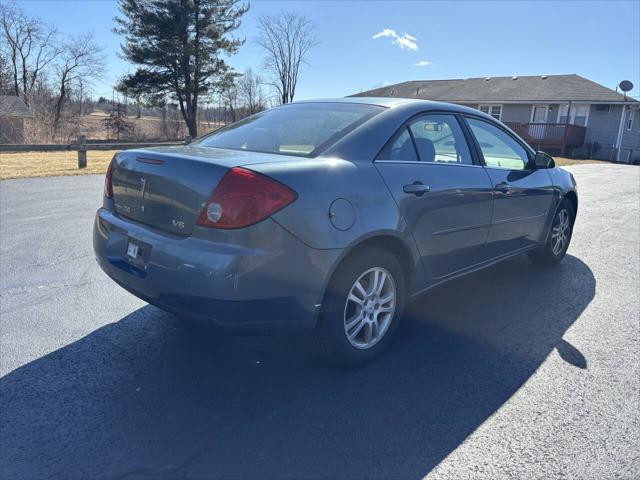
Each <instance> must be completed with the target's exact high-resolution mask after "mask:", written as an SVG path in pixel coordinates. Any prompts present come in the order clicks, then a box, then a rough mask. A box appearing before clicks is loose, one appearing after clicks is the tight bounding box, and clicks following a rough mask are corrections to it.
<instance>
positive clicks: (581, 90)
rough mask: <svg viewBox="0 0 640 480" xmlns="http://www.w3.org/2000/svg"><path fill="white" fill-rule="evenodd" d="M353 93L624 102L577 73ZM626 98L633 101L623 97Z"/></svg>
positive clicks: (405, 85)
mask: <svg viewBox="0 0 640 480" xmlns="http://www.w3.org/2000/svg"><path fill="white" fill-rule="evenodd" d="M352 96H354V97H404V98H420V99H424V100H436V101H441V102H454V103H484V102H513V103H529V102H549V103H553V102H556V103H562V102H568V101H572V102H594V103H597V102H600V103H617V102H624V101H625V98H624V95H622V94H620V93H617V92H615V91H614V90H611V89H609V88H607V87H604V86H602V85H600V84H598V83H596V82H593V81H591V80H588V79H586V78H584V77H581V76H580V75H575V74H571V75H536V76H526V77H486V78H485V77H482V78H465V79H452V80H414V81H409V82H402V83H397V84H395V85H387V86H385V87H382V88H376V89H373V90H369V91H368V92H361V93H358V94H355V95H352ZM626 101H627V102H637V100H634V99H632V98H630V97H627V100H626Z"/></svg>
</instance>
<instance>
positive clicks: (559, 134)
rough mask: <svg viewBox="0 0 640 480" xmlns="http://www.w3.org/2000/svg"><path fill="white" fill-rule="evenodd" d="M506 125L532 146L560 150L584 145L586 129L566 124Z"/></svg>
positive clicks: (513, 123)
mask: <svg viewBox="0 0 640 480" xmlns="http://www.w3.org/2000/svg"><path fill="white" fill-rule="evenodd" d="M506 124H507V125H508V126H509V128H511V130H513V131H514V132H516V133H517V134H518V135H520V136H521V137H522V138H523V139H524V140H526V142H527V143H529V144H530V145H532V146H534V147H537V148H540V147H551V148H559V149H560V150H562V151H563V153H564V150H565V148H566V147H580V146H581V145H582V144H583V143H584V137H585V133H586V131H587V129H586V127H582V126H580V125H571V124H566V123H516V122H506Z"/></svg>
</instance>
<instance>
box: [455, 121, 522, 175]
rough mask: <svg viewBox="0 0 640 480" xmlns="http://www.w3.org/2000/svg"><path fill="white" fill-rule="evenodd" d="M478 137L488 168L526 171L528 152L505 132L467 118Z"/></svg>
mask: <svg viewBox="0 0 640 480" xmlns="http://www.w3.org/2000/svg"><path fill="white" fill-rule="evenodd" d="M467 123H468V124H469V127H470V128H471V131H472V132H473V135H474V136H475V137H476V140H477V141H478V144H479V145H480V150H481V151H482V156H483V157H484V162H485V165H486V166H487V167H493V168H506V169H509V170H524V169H525V168H527V163H528V162H529V156H528V155H527V151H526V150H525V149H524V147H523V146H522V145H520V143H518V142H517V141H516V140H515V139H514V138H513V137H512V136H511V135H509V134H508V133H506V132H505V131H504V130H502V129H500V128H498V127H496V126H494V125H491V124H490V123H488V122H485V121H483V120H478V119H476V118H467Z"/></svg>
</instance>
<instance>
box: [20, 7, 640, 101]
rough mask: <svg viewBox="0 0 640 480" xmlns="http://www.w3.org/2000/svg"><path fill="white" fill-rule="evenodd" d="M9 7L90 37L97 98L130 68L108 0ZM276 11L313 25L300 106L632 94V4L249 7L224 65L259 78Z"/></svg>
mask: <svg viewBox="0 0 640 480" xmlns="http://www.w3.org/2000/svg"><path fill="white" fill-rule="evenodd" d="M17 3H18V5H19V6H21V7H22V8H23V9H24V10H25V11H26V12H28V13H29V14H32V15H37V16H39V17H41V18H42V19H44V20H45V21H47V22H50V23H52V24H54V25H55V26H57V27H58V29H59V30H60V31H61V32H63V33H67V34H76V33H82V32H88V31H89V32H93V33H94V35H95V38H96V40H97V42H98V43H99V44H101V45H102V46H104V47H105V52H106V53H107V57H108V70H107V73H106V74H105V76H104V78H103V79H102V80H101V81H98V82H96V85H95V88H94V90H95V94H97V95H105V96H106V95H110V92H111V85H112V84H113V82H114V81H115V79H116V78H118V77H119V76H120V75H122V74H123V73H125V72H127V71H132V70H134V67H132V66H131V65H129V64H127V63H126V62H125V61H124V60H122V59H120V58H118V56H117V52H118V51H119V49H120V47H119V45H120V41H121V39H120V37H119V36H118V35H116V34H114V33H112V32H111V28H112V27H113V17H114V16H116V15H117V13H118V10H117V3H116V2H115V1H110V0H86V1H69V0H65V1H59V0H21V1H18V2H17ZM280 10H288V11H295V12H298V13H301V14H303V15H306V16H308V17H309V18H311V19H312V20H313V21H314V22H315V24H316V36H317V39H318V41H319V45H318V46H317V47H315V49H314V50H313V51H312V52H311V54H310V56H309V65H307V66H305V67H304V69H303V70H302V73H301V77H300V80H299V85H298V91H297V94H296V99H298V100H302V99H308V98H328V97H339V96H344V95H348V94H351V93H356V92H358V91H361V90H367V89H369V88H372V87H375V86H380V85H383V84H385V83H397V82H401V81H405V80H417V79H445V78H465V77H484V76H500V75H538V74H560V73H577V74H579V75H583V76H585V77H587V78H590V79H592V80H594V81H596V82H598V83H601V84H603V85H605V86H608V87H610V88H615V86H616V84H617V83H618V82H619V81H620V80H623V79H629V80H631V81H632V82H633V83H634V85H635V88H634V91H633V92H632V94H633V95H634V96H639V95H640V1H638V0H631V1H615V0H614V1H582V2H573V1H535V2H526V1H515V0H514V1H496V2H481V1H452V2H426V1H422V2H421V1H408V2H404V1H335V0H334V1H293V0H290V1H268V0H258V1H252V2H251V9H250V11H249V12H248V13H247V14H246V15H245V17H244V20H243V23H242V26H241V28H240V29H239V30H238V31H237V35H238V36H240V37H242V38H246V43H245V45H244V46H243V47H242V48H241V50H240V52H239V53H238V54H237V55H235V56H233V57H232V58H230V59H229V63H230V64H231V65H232V66H233V67H234V68H235V69H237V70H238V71H243V70H245V69H246V68H248V67H251V68H253V69H254V71H261V52H260V50H259V49H258V47H257V46H256V45H255V43H254V41H253V38H254V37H255V34H256V25H257V18H258V17H259V16H260V15H263V14H268V13H271V14H275V13H277V12H278V11H280ZM376 34H380V35H376ZM374 37H376V38H374ZM425 63H426V65H425ZM421 65H422V66H421Z"/></svg>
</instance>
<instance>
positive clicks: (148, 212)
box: [112, 146, 287, 236]
mask: <svg viewBox="0 0 640 480" xmlns="http://www.w3.org/2000/svg"><path fill="white" fill-rule="evenodd" d="M286 159H287V157H286V156H282V155H270V154H259V153H253V152H246V151H233V150H222V149H212V148H206V147H198V146H193V147H191V146H187V147H159V148H150V149H144V150H142V149H141V150H128V151H124V152H121V153H120V154H119V155H118V158H117V162H116V164H115V165H114V169H113V173H112V185H113V200H114V205H115V210H116V213H117V214H118V215H121V216H122V217H125V218H129V219H131V220H135V221H137V222H140V223H144V224H146V225H149V226H152V227H154V228H158V229H160V230H163V231H166V232H170V233H174V234H177V235H185V236H187V235H191V234H192V232H193V228H194V226H195V224H196V221H197V219H198V216H199V215H200V212H201V211H202V208H203V206H204V205H205V203H206V201H207V198H209V196H210V195H211V192H212V191H213V189H214V188H215V187H216V186H217V185H218V183H219V182H220V180H221V179H222V177H223V176H224V175H225V173H226V172H227V171H228V170H229V168H232V167H235V166H242V165H250V164H252V163H265V162H266V163H268V162H275V161H283V160H284V161H286Z"/></svg>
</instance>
